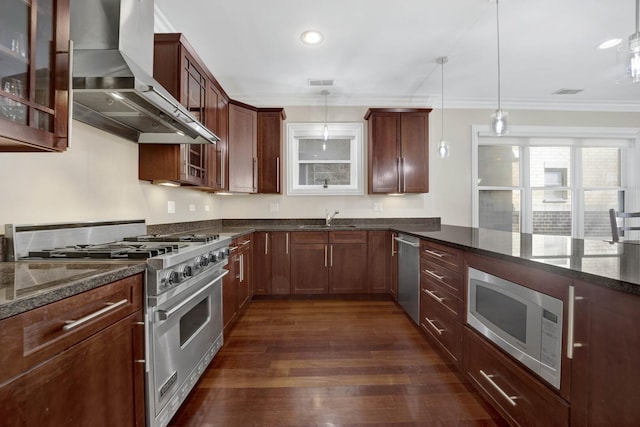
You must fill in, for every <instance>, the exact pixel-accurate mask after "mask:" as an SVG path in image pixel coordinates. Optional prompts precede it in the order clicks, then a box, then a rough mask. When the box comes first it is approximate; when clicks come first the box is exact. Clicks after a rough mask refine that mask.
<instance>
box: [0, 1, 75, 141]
mask: <svg viewBox="0 0 640 427" xmlns="http://www.w3.org/2000/svg"><path fill="white" fill-rule="evenodd" d="M0 29H2V31H1V32H2V34H3V35H5V37H2V38H1V39H0V151H3V152H30V151H64V150H66V148H67V146H68V136H69V105H70V103H71V97H70V91H69V83H70V61H71V56H70V54H69V45H70V43H69V0H57V1H53V0H48V1H44V0H42V1H39V2H38V3H37V7H36V3H35V2H30V1H24V0H7V1H3V2H2V4H0Z"/></svg>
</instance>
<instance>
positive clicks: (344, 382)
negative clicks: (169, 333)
mask: <svg viewBox="0 0 640 427" xmlns="http://www.w3.org/2000/svg"><path fill="white" fill-rule="evenodd" d="M170 425H171V426H173V427H183V426H198V427H207V426H225V427H235V426H239V427H248V426H394V427H400V426H403V427H404V426H506V425H507V424H506V422H505V421H504V420H503V419H502V418H501V417H500V415H499V414H498V413H497V412H496V411H495V410H493V409H492V408H491V407H490V406H489V405H488V404H487V403H486V402H485V401H484V400H483V399H482V398H481V397H480V396H479V395H478V394H477V393H476V392H475V391H474V390H473V389H472V387H471V386H470V385H469V384H468V383H467V381H466V380H465V379H464V378H463V376H462V375H461V374H460V373H459V372H458V371H457V370H456V369H455V368H454V367H453V366H450V365H449V364H447V363H446V362H445V361H444V360H443V359H442V357H441V356H440V354H439V353H437V351H436V350H434V348H433V347H432V346H431V344H430V343H429V342H428V341H427V340H426V339H425V337H424V336H423V335H422V334H421V333H420V331H419V330H418V329H417V328H416V327H414V326H413V325H412V324H411V322H410V320H409V319H408V317H406V316H405V314H404V313H403V311H402V310H401V309H400V308H399V307H398V306H396V305H395V304H394V303H393V302H391V301H337V300H312V301H303V300H293V301H290V300H279V301H268V300H258V301H253V302H251V304H250V306H249V307H248V308H247V311H246V312H245V314H244V316H243V317H242V318H241V319H240V320H239V321H238V323H237V325H236V326H235V328H234V329H233V330H232V331H231V333H230V334H229V336H228V337H226V338H225V344H224V347H223V348H222V349H221V350H220V352H219V353H218V355H217V356H216V358H215V359H214V360H213V361H212V362H211V365H210V366H209V368H208V369H207V371H206V372H205V373H204V375H203V377H202V378H201V380H200V382H199V383H198V384H197V386H196V388H195V389H194V390H193V391H192V393H191V395H190V396H189V398H188V399H187V401H186V402H185V403H184V405H183V406H182V408H181V409H180V411H179V412H178V413H177V414H176V416H175V417H174V418H173V420H172V422H171V424H170Z"/></svg>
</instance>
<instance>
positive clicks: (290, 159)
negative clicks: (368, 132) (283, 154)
mask: <svg viewBox="0 0 640 427" xmlns="http://www.w3.org/2000/svg"><path fill="white" fill-rule="evenodd" d="M327 126H328V128H329V139H330V140H331V139H349V140H351V155H350V158H351V161H350V162H349V163H350V164H351V179H350V181H351V184H350V185H329V186H328V187H327V188H324V186H322V185H300V183H299V182H298V177H299V176H300V163H299V162H298V158H299V157H298V150H299V140H300V139H322V138H323V134H324V123H287V139H286V141H287V172H288V173H287V177H288V179H287V195H289V196H309V195H312V196H344V195H357V196H361V195H363V194H364V157H363V153H364V149H363V144H364V142H363V133H364V126H363V124H362V123H355V122H353V123H349V122H342V123H335V122H334V123H327Z"/></svg>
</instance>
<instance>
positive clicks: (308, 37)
mask: <svg viewBox="0 0 640 427" xmlns="http://www.w3.org/2000/svg"><path fill="white" fill-rule="evenodd" d="M300 39H301V40H302V41H303V42H304V43H306V44H318V43H321V42H322V40H323V39H324V37H323V36H322V33H320V32H319V31H313V30H309V31H305V32H304V33H302V34H301V35H300Z"/></svg>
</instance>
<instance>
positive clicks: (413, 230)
mask: <svg viewBox="0 0 640 427" xmlns="http://www.w3.org/2000/svg"><path fill="white" fill-rule="evenodd" d="M393 229H394V230H396V231H399V232H406V233H409V234H412V235H415V236H418V237H423V238H427V239H429V240H432V241H434V242H437V243H442V244H445V245H448V246H452V247H457V248H460V249H464V250H467V251H470V252H475V253H478V254H482V255H487V256H491V257H494V258H500V259H503V260H506V261H509V262H514V263H519V264H523V265H528V266H532V267H535V268H538V269H541V270H545V271H549V272H552V273H556V274H561V275H564V276H568V277H571V278H574V279H577V280H581V281H584V282H588V283H592V284H595V285H600V286H606V287H608V288H612V289H616V290H619V291H623V292H629V293H632V294H636V295H640V245H638V244H632V243H609V242H607V241H604V240H588V239H584V240H583V239H572V238H570V237H564V236H547V235H541V234H525V233H510V232H505V231H497V230H487V229H478V228H470V227H459V226H451V225H441V226H436V227H435V228H434V227H429V228H428V229H421V228H420V227H419V226H418V227H402V226H400V227H397V226H395V227H393Z"/></svg>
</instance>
